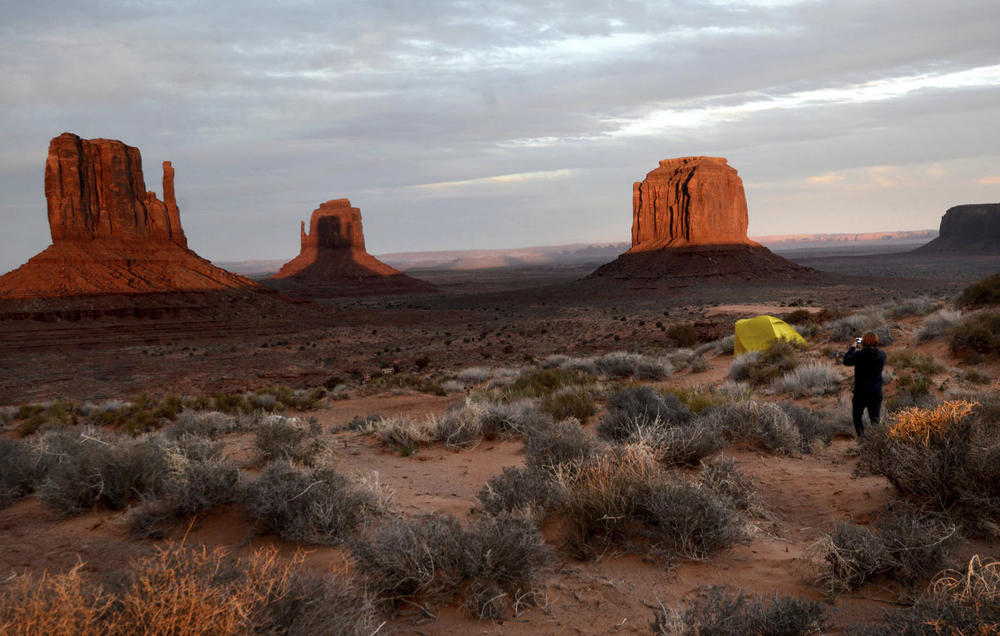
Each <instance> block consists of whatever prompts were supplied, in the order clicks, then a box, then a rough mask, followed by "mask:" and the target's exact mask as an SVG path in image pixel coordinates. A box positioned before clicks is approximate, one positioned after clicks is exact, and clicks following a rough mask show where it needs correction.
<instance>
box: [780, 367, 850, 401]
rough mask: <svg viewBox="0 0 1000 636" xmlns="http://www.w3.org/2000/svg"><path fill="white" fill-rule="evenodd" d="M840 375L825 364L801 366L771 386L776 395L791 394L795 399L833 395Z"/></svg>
mask: <svg viewBox="0 0 1000 636" xmlns="http://www.w3.org/2000/svg"><path fill="white" fill-rule="evenodd" d="M840 379H841V377H840V374H839V373H837V371H836V370H835V369H834V367H833V366H831V365H829V364H825V363H823V362H807V363H805V364H801V365H799V366H797V367H795V368H794V369H792V370H791V371H789V372H787V373H786V374H785V375H783V376H781V377H780V378H778V379H776V380H775V381H774V382H773V383H772V384H771V390H772V391H774V392H775V393H791V394H792V395H794V396H795V397H804V396H807V395H821V394H824V393H831V392H833V391H835V390H836V389H837V385H838V384H839V383H840Z"/></svg>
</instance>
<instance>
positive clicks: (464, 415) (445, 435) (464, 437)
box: [431, 408, 483, 448]
mask: <svg viewBox="0 0 1000 636" xmlns="http://www.w3.org/2000/svg"><path fill="white" fill-rule="evenodd" d="M431 438H432V440H433V441H438V442H444V445H445V446H447V447H448V448H469V447H472V446H475V445H477V444H478V443H479V442H481V441H482V440H483V423H482V420H481V419H480V418H479V417H477V414H476V413H473V412H470V409H466V408H458V409H448V410H447V411H446V412H445V413H444V414H443V415H441V416H440V417H435V418H432V424H431Z"/></svg>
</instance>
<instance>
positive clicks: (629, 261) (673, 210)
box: [590, 157, 810, 279]
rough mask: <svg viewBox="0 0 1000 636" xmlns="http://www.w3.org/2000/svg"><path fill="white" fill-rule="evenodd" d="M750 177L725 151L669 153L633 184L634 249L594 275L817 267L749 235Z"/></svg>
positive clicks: (740, 273) (779, 273) (734, 274)
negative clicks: (720, 154) (672, 155)
mask: <svg viewBox="0 0 1000 636" xmlns="http://www.w3.org/2000/svg"><path fill="white" fill-rule="evenodd" d="M748 222H749V216H748V213H747V200H746V195H745V194H744V192H743V180H742V179H740V177H739V175H738V174H737V173H736V170H735V169H734V168H733V167H732V166H730V165H729V163H728V161H727V160H726V159H723V158H722V157H681V158H678V159H664V160H663V161H661V162H660V167H658V168H656V169H655V170H653V171H651V172H650V173H649V174H647V175H646V178H645V179H644V180H642V181H639V182H636V183H634V184H633V185H632V248H631V249H630V250H629V251H627V252H625V253H624V254H622V255H621V256H619V257H618V259H617V260H615V261H613V262H611V263H608V264H606V265H603V266H601V267H600V268H598V269H597V270H596V271H595V272H594V273H593V274H591V275H590V278H595V277H610V278H626V279H627V278H674V277H676V278H713V277H717V278H725V279H733V278H775V277H788V276H790V275H800V274H803V273H806V272H809V271H810V270H809V269H808V268H804V267H801V266H799V265H796V264H794V263H792V262H790V261H787V260H785V259H783V258H781V257H780V256H778V255H776V254H774V253H773V252H771V251H770V250H768V249H767V248H766V247H764V246H762V245H760V244H759V243H755V242H754V241H751V240H750V239H749V238H747V225H748Z"/></svg>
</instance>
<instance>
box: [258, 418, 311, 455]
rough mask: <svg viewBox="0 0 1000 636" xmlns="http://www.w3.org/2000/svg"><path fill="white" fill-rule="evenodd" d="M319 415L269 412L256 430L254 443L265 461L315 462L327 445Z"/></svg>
mask: <svg viewBox="0 0 1000 636" xmlns="http://www.w3.org/2000/svg"><path fill="white" fill-rule="evenodd" d="M321 432H322V429H321V427H320V425H319V422H317V421H316V419H315V418H310V419H309V420H308V421H304V420H301V419H299V418H294V417H283V416H281V415H268V416H265V417H264V418H263V419H262V420H261V421H260V422H258V423H257V425H256V427H255V430H254V439H253V445H254V449H255V450H256V451H257V455H258V457H259V458H260V460H261V461H262V462H270V461H276V460H279V459H281V460H285V461H288V462H293V463H297V464H304V465H306V466H311V465H312V464H313V462H314V461H315V460H316V456H317V455H319V453H320V452H322V450H323V448H324V447H325V446H324V444H323V441H322V440H321V439H319V434H320V433H321Z"/></svg>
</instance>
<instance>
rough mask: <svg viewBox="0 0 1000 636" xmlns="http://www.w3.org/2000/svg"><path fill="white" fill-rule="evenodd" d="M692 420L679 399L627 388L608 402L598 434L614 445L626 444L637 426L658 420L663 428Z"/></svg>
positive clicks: (615, 394) (640, 389) (652, 391)
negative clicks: (623, 442)
mask: <svg viewBox="0 0 1000 636" xmlns="http://www.w3.org/2000/svg"><path fill="white" fill-rule="evenodd" d="M690 419H691V411H690V409H688V407H687V406H685V405H684V403H683V402H681V401H680V400H679V399H678V398H677V396H676V395H673V394H669V393H668V394H664V393H661V392H659V391H656V390H655V389H653V388H651V387H648V386H640V387H625V388H623V389H619V390H618V391H615V392H614V393H612V394H611V396H610V397H609V398H608V412H607V413H606V414H605V415H604V416H603V417H601V421H600V422H599V423H598V425H597V432H598V433H599V434H600V435H601V436H602V437H604V438H605V439H608V440H611V441H619V442H620V441H624V440H626V439H628V438H629V436H631V434H632V432H633V430H634V429H635V427H636V425H637V424H639V425H646V424H648V423H650V422H652V421H654V420H659V421H660V422H662V423H663V424H664V425H671V424H679V423H684V422H687V421H689V420H690Z"/></svg>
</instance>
